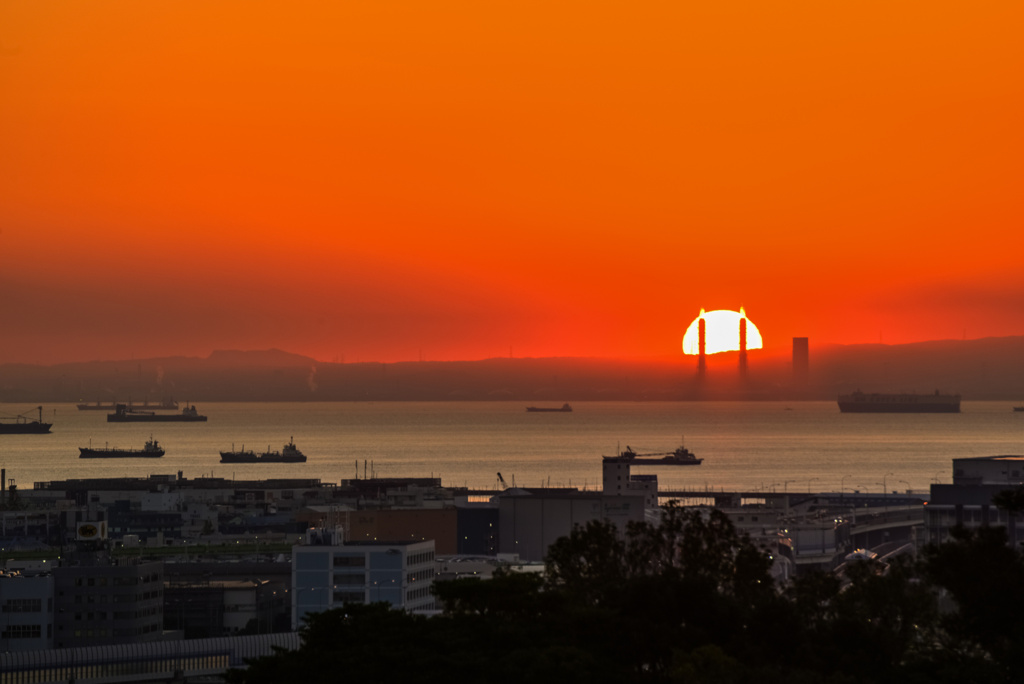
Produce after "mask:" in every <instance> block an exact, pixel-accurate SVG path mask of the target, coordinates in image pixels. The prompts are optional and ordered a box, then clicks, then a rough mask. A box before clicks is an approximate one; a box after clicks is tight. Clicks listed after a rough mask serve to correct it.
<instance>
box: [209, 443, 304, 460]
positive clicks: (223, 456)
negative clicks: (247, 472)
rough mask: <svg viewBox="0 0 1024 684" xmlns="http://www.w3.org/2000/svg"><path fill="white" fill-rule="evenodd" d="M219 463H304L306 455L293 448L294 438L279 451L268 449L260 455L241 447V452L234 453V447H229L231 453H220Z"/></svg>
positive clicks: (295, 447)
mask: <svg viewBox="0 0 1024 684" xmlns="http://www.w3.org/2000/svg"><path fill="white" fill-rule="evenodd" d="M220 462H221V463H305V462H306V455H305V454H303V453H302V452H301V451H299V448H298V447H297V446H295V441H294V438H289V441H288V443H287V444H285V445H284V448H283V449H281V451H271V450H270V447H269V446H268V447H267V450H266V451H265V452H263V453H262V454H257V453H256V452H254V451H251V450H250V451H246V450H245V447H244V446H243V447H242V450H241V451H235V447H234V445H232V447H231V451H222V452H220Z"/></svg>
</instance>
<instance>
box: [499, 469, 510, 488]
mask: <svg viewBox="0 0 1024 684" xmlns="http://www.w3.org/2000/svg"><path fill="white" fill-rule="evenodd" d="M498 484H500V485H501V488H502V489H508V485H507V484H505V478H503V477H502V476H501V473H498Z"/></svg>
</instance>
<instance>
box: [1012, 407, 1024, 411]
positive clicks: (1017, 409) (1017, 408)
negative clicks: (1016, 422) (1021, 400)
mask: <svg viewBox="0 0 1024 684" xmlns="http://www.w3.org/2000/svg"><path fill="white" fill-rule="evenodd" d="M1013 410H1014V411H1024V406H1014V407H1013Z"/></svg>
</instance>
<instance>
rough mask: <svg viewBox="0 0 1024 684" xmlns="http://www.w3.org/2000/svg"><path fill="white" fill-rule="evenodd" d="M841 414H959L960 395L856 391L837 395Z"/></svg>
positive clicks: (936, 391)
mask: <svg viewBox="0 0 1024 684" xmlns="http://www.w3.org/2000/svg"><path fill="white" fill-rule="evenodd" d="M839 410H840V411H841V412H842V413H960V395H959V394H942V393H941V392H939V391H938V390H935V394H915V393H913V392H906V393H895V394H890V393H885V392H874V393H870V394H869V393H867V392H861V391H860V390H857V391H856V392H851V393H850V394H840V395H839Z"/></svg>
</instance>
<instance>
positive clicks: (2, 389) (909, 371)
mask: <svg viewBox="0 0 1024 684" xmlns="http://www.w3.org/2000/svg"><path fill="white" fill-rule="evenodd" d="M696 369H697V361H696V358H695V357H692V356H683V355H682V354H680V355H679V356H678V357H673V358H668V359H664V358H663V359H627V360H616V359H600V358H571V357H565V358H521V359H519V358H494V359H484V360H480V361H447V362H436V361H410V362H400V363H348V364H345V363H325V362H321V361H317V360H315V359H312V358H310V357H306V356H302V355H300V354H293V353H290V352H286V351H282V350H279V349H268V350H249V351H242V350H216V351H214V352H212V353H211V354H210V355H209V356H208V357H206V358H197V357H185V356H181V357H163V358H155V359H141V360H121V361H90V362H82V363H64V364H58V365H53V366H35V365H27V364H5V365H0V402H3V403H15V404H26V403H27V404H37V403H45V402H78V401H90V402H91V401H105V402H109V401H128V400H129V399H131V400H133V401H140V402H141V401H143V400H150V401H154V400H159V399H163V398H171V397H173V398H175V399H178V400H181V401H191V402H203V401H388V400H406V401H435V400H456V399H458V400H501V399H505V400H523V401H535V400H551V401H558V402H562V401H587V400H699V399H787V400H788V399H835V397H836V395H837V394H838V393H840V392H847V391H850V390H853V389H862V390H864V391H883V392H886V391H918V392H932V391H935V390H936V389H939V390H942V391H948V392H960V393H961V394H962V395H963V397H964V399H965V400H966V401H969V400H971V399H976V400H983V399H1000V400H1003V399H1005V400H1010V401H1014V402H1016V403H1020V402H1022V401H1024V336H1018V337H1000V338H984V339H978V340H937V341H932V342H919V343H914V344H903V345H882V344H860V345H835V344H829V345H822V346H819V347H816V346H814V344H813V341H812V344H811V349H810V369H809V374H808V377H807V380H806V382H801V381H800V379H799V378H797V377H796V376H795V375H794V373H793V369H792V363H791V357H790V355H789V354H787V353H783V352H780V351H776V352H774V353H773V352H771V351H763V350H754V351H751V352H750V353H749V371H748V375H747V377H746V378H745V379H744V378H741V377H740V375H739V372H738V354H737V353H735V352H734V353H726V354H715V355H713V356H711V357H708V370H707V374H706V376H705V379H704V381H703V382H701V381H700V380H699V379H698V377H697V372H696Z"/></svg>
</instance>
